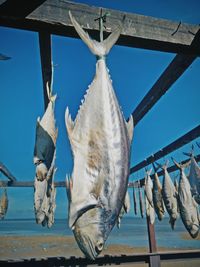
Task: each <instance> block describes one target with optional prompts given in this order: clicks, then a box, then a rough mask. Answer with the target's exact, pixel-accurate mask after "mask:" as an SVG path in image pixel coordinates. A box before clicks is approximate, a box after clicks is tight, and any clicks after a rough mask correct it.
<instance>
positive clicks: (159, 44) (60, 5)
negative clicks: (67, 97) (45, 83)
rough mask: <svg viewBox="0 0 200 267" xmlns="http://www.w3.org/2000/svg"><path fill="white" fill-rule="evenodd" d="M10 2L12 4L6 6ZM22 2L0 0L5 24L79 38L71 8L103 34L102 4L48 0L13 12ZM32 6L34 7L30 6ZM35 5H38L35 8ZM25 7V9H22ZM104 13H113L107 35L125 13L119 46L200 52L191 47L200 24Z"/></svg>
mask: <svg viewBox="0 0 200 267" xmlns="http://www.w3.org/2000/svg"><path fill="white" fill-rule="evenodd" d="M7 2H9V4H8V5H7V7H6V8H5V5H6V3H7ZM20 2H21V1H19V0H18V1H17V0H16V1H8V0H7V1H5V0H0V25H1V26H6V27H14V28H19V29H26V30H31V31H38V32H39V31H42V30H44V31H47V32H50V33H52V34H58V35H64V36H68V37H75V38H79V37H78V35H77V33H76V31H75V29H74V27H73V26H72V24H71V21H70V18H69V15H68V11H69V10H71V12H72V13H73V15H74V16H75V17H76V19H77V20H78V21H79V23H80V24H81V25H82V26H83V27H84V28H85V29H86V30H88V31H89V33H90V34H91V35H92V36H93V37H94V38H98V36H99V31H98V30H99V25H98V21H95V19H96V18H98V17H99V14H100V10H101V8H100V7H94V6H88V5H85V4H79V3H73V2H69V1H59V0H47V1H45V2H44V3H43V1H27V3H28V4H26V5H25V6H24V3H23V4H22V6H20V5H18V9H16V11H15V12H12V11H11V10H13V8H14V9H15V7H16V5H17V3H20ZM29 2H30V3H29ZM32 2H33V4H31V3H32ZM29 5H30V8H28V6H29ZM34 6H35V8H36V7H37V8H36V9H35V10H34V11H32V10H33V8H34ZM25 7H26V8H25ZM21 9H22V10H25V11H23V12H21V11H20V10H21ZM31 11H32V12H31ZM104 12H109V14H110V15H109V16H108V18H107V20H106V29H105V32H107V34H108V32H110V31H112V30H113V29H114V28H115V27H116V25H118V24H119V22H120V21H122V19H123V17H124V16H125V21H124V27H123V31H122V34H121V36H120V38H119V40H118V42H117V44H119V45H124V46H130V47H139V48H145V49H151V50H159V51H165V52H173V53H183V54H193V55H194V54H195V55H198V56H199V55H200V46H199V45H198V46H195V47H194V46H191V43H192V41H193V39H194V36H195V35H196V33H197V31H198V30H199V25H191V24H186V23H180V22H179V21H177V22H176V21H170V20H165V19H159V18H153V17H148V16H143V15H138V14H133V13H126V12H121V11H117V10H111V9H105V8H103V13H104Z"/></svg>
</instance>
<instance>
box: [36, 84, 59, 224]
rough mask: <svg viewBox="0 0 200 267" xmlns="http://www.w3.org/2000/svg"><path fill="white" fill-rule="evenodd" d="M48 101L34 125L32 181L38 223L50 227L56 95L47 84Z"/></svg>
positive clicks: (52, 202) (54, 169)
mask: <svg viewBox="0 0 200 267" xmlns="http://www.w3.org/2000/svg"><path fill="white" fill-rule="evenodd" d="M47 93H48V98H49V103H48V106H47V109H46V111H45V113H44V115H43V117H42V119H41V120H40V118H38V120H37V125H36V139H35V148H34V164H35V166H36V172H35V181H34V211H35V218H36V222H37V223H38V224H42V226H45V225H47V227H51V226H52V225H53V223H54V212H55V208H56V203H55V197H56V189H55V187H54V174H55V172H56V167H55V158H56V140H57V133H58V131H57V129H56V124H55V116H54V108H55V100H56V95H52V90H50V88H49V86H48V84H47Z"/></svg>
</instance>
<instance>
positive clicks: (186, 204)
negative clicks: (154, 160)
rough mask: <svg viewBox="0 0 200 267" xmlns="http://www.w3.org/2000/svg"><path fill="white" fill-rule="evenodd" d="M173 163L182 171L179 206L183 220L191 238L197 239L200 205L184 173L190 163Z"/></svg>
mask: <svg viewBox="0 0 200 267" xmlns="http://www.w3.org/2000/svg"><path fill="white" fill-rule="evenodd" d="M173 161H174V163H175V165H176V166H177V167H178V168H179V170H180V180H179V188H178V204H179V209H180V215H181V219H182V221H183V224H184V225H185V228H186V229H187V231H188V232H189V234H190V235H191V237H192V238H196V237H197V236H198V233H199V213H198V205H197V204H196V202H195V200H194V198H193V197H192V194H191V188H190V183H189V181H188V179H187V177H186V175H185V172H184V168H185V167H186V166H188V163H186V164H179V163H177V162H176V161H175V160H173Z"/></svg>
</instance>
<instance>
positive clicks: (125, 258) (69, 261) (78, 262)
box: [0, 249, 200, 267]
mask: <svg viewBox="0 0 200 267" xmlns="http://www.w3.org/2000/svg"><path fill="white" fill-rule="evenodd" d="M156 256H157V257H160V259H161V260H163V261H170V260H173V261H174V260H181V259H185V260H186V261H187V260H188V262H189V260H190V259H199V258H200V250H199V249H196V250H175V251H174V250H173V251H164V252H154V253H148V252H146V253H134V254H132V255H119V256H113V255H105V256H99V257H98V258H96V259H95V261H94V260H90V259H87V258H83V257H82V258H81V257H79V258H78V257H70V258H65V257H49V258H47V257H43V258H42V259H40V258H31V259H17V260H14V259H13V260H12V259H11V260H5V259H0V265H1V266H5V267H8V266H9V267H10V266H15V267H18V266H20V267H24V266H34V267H41V266H103V265H119V266H120V265H121V264H127V265H130V266H134V263H137V262H138V263H149V262H150V260H151V257H156Z"/></svg>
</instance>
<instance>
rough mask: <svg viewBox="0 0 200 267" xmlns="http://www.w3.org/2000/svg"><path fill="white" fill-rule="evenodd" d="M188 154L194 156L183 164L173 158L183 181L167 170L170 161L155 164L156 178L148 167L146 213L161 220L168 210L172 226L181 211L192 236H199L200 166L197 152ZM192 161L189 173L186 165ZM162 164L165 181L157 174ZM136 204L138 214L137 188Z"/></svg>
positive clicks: (151, 217) (152, 218)
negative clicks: (173, 179) (172, 177)
mask: <svg viewBox="0 0 200 267" xmlns="http://www.w3.org/2000/svg"><path fill="white" fill-rule="evenodd" d="M185 154H186V153H185ZM187 155H189V156H190V158H191V159H190V161H188V162H187V163H185V164H179V163H177V162H176V161H175V160H173V161H174V163H175V165H176V166H177V167H178V169H179V171H180V178H179V183H177V181H176V180H175V182H174V183H173V182H172V179H171V177H170V175H169V173H168V171H167V167H168V162H167V163H166V164H164V165H163V166H161V165H159V164H157V167H156V166H155V165H154V164H153V167H154V174H153V175H152V178H153V181H152V179H151V176H150V174H151V171H152V170H150V171H147V170H146V176H145V186H144V192H145V206H146V215H147V216H148V217H149V220H150V222H151V223H152V224H153V223H154V221H155V213H156V215H157V217H158V219H159V220H160V221H161V220H162V218H163V217H164V213H165V211H167V213H168V215H169V217H170V220H169V223H170V225H171V227H172V229H174V227H175V222H176V220H177V219H178V218H179V215H180V217H181V219H182V221H183V224H184V226H185V228H186V229H187V231H188V232H189V234H190V235H191V237H192V238H195V237H197V235H198V233H199V227H200V217H199V207H198V204H200V203H199V196H200V191H199V188H200V187H199V185H200V167H199V166H198V164H197V162H196V160H195V157H194V154H193V153H190V154H187ZM189 165H190V172H189V175H188V177H187V176H186V174H185V170H184V169H185V168H186V167H188V166H189ZM159 168H162V170H163V181H162V185H161V183H160V180H159V178H158V174H157V170H158V169H159ZM138 190H139V201H140V203H139V204H140V210H143V199H142V194H141V189H140V186H139V187H138ZM133 204H134V211H135V214H137V208H136V195H135V189H134V188H133ZM141 216H142V217H143V212H141Z"/></svg>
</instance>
